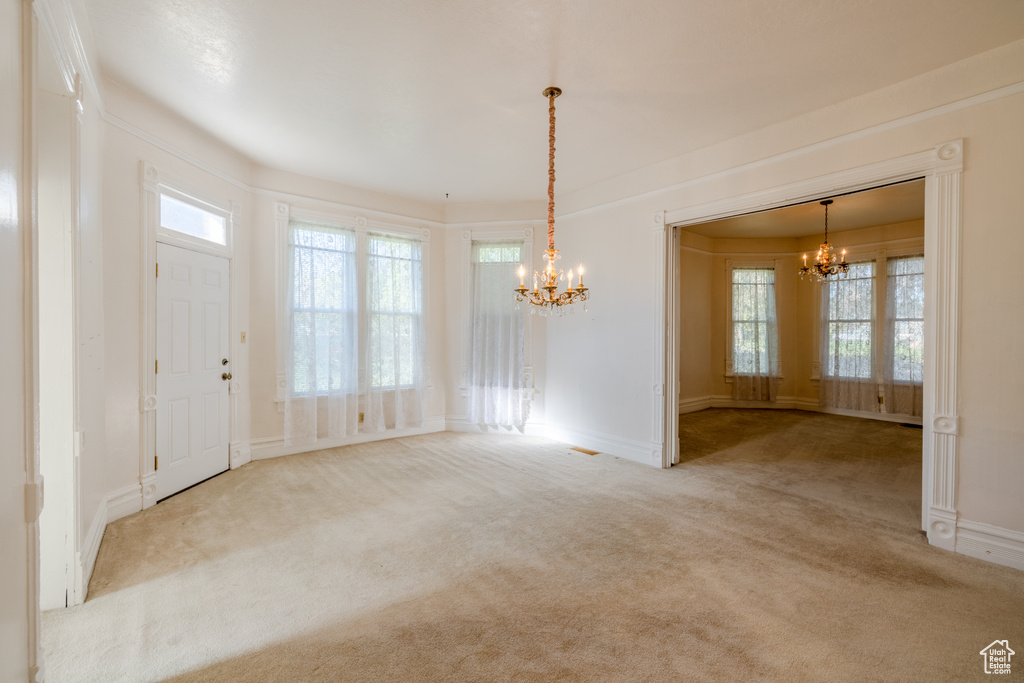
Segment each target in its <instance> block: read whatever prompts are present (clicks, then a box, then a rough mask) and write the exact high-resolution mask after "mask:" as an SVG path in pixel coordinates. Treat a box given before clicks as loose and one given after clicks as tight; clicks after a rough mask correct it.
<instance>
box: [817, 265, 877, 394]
mask: <svg viewBox="0 0 1024 683" xmlns="http://www.w3.org/2000/svg"><path fill="white" fill-rule="evenodd" d="M874 280H875V263H874V262H873V261H870V262H866V263H854V264H852V265H851V266H850V272H849V273H848V274H847V275H846V277H840V278H836V279H831V280H829V281H828V282H826V283H822V286H821V336H820V339H821V384H820V400H819V402H820V403H821V405H822V406H825V407H829V408H844V409H847V410H865V411H871V412H878V383H877V381H876V378H875V377H874V360H873V359H874V349H873V335H874V298H873V297H874V291H873V290H874Z"/></svg>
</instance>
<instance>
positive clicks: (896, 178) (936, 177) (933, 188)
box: [655, 140, 963, 550]
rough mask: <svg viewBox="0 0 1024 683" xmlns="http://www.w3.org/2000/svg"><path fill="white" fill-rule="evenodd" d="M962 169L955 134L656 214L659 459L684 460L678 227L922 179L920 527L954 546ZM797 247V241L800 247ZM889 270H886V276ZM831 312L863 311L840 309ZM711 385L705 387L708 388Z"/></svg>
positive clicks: (666, 463)
mask: <svg viewBox="0 0 1024 683" xmlns="http://www.w3.org/2000/svg"><path fill="white" fill-rule="evenodd" d="M740 170H741V169H737V170H736V171H735V172H736V173H738V172H740ZM743 170H745V169H743ZM962 172H963V141H962V140H953V141H950V142H946V143H943V144H941V145H937V146H936V147H934V148H932V149H930V150H925V151H921V152H916V153H913V154H908V155H906V156H903V157H895V158H891V159H888V160H885V161H879V162H876V163H874V164H870V165H867V166H861V167H856V168H851V169H848V170H844V171H837V172H835V173H832V174H830V175H826V176H819V177H814V178H809V179H806V180H801V181H797V182H793V183H791V184H789V185H780V186H777V187H773V188H769V189H765V190H760V191H757V192H752V193H750V194H746V195H740V196H731V197H726V198H725V199H720V200H716V201H713V202H709V203H707V204H702V205H696V206H690V207H685V208H680V209H675V210H670V211H666V212H664V213H663V214H658V215H657V216H656V217H655V218H656V221H657V222H663V223H664V225H665V226H666V228H667V229H666V230H665V231H664V233H663V234H664V238H665V242H664V252H659V253H664V256H665V261H664V266H663V269H662V270H661V273H663V279H662V280H661V282H662V283H663V284H664V286H665V291H666V294H665V299H664V318H663V319H664V321H665V322H664V337H663V338H664V339H665V344H664V351H665V356H664V362H663V365H662V368H663V370H664V375H663V376H664V384H663V385H661V386H664V387H665V389H666V390H665V392H664V399H663V401H662V405H663V408H664V412H663V413H662V415H663V419H660V420H659V421H658V423H659V424H660V425H661V428H662V430H663V435H664V436H663V444H664V448H663V456H662V464H663V466H665V467H668V466H670V465H672V464H675V463H678V462H680V455H679V441H678V436H679V433H678V430H679V423H678V414H679V391H680V381H679V375H680V372H681V368H680V367H679V353H680V348H681V343H682V339H681V336H682V333H683V328H682V326H681V324H680V323H681V315H680V309H679V303H680V301H679V292H678V290H677V288H678V285H679V282H680V278H681V277H682V276H681V275H680V274H679V267H680V264H679V260H680V259H679V255H680V253H681V246H680V241H681V238H682V232H683V231H687V230H689V229H690V228H691V227H692V226H697V225H701V224H706V223H711V222H715V221H719V220H722V219H730V218H735V217H738V216H742V215H744V214H750V213H755V212H764V211H768V210H771V209H778V208H785V207H791V206H794V205H799V204H806V203H809V202H815V203H816V202H818V201H820V200H822V199H825V198H829V197H840V196H843V195H848V194H852V193H855V192H859V191H861V190H868V189H873V188H879V187H885V186H888V185H895V184H897V183H903V182H904V181H913V180H922V179H923V183H924V219H923V243H924V250H923V252H924V260H923V262H924V271H925V274H924V275H923V276H921V279H923V281H924V299H925V301H926V302H927V305H926V307H925V309H924V311H923V321H921V320H917V321H916V323H917V324H918V325H919V326H923V329H924V337H923V338H924V347H925V348H927V349H928V352H927V354H924V356H923V370H922V385H923V390H922V392H921V393H922V410H921V412H922V416H921V426H922V434H921V436H922V462H921V528H922V529H923V530H925V531H926V533H927V536H928V540H929V542H930V543H931V544H932V545H937V546H939V547H942V548H945V549H947V550H953V549H954V548H955V546H956V536H957V516H958V513H957V509H956V506H957V503H956V489H957V451H958V448H959V430H958V426H959V425H958V423H959V419H958V415H957V406H958V401H959V393H958V383H957V379H958V374H959V368H958V353H957V341H958V335H959V333H958V329H959V279H960V258H959V243H960V228H961V212H960V206H961V203H960V202H961V193H962V190H961V186H962V182H961V178H962ZM819 210H821V209H819ZM823 228H824V225H823V221H822V232H824V230H823ZM680 229H681V230H680ZM698 237H701V236H698ZM707 239H713V238H707ZM809 251H811V254H809V260H810V257H811V256H812V255H813V253H814V250H813V249H812V250H809ZM802 253H803V252H797V251H794V255H796V256H799V255H800V254H802ZM904 255H907V256H909V254H900V256H904ZM801 261H802V260H801ZM794 267H796V264H794ZM723 270H724V264H723ZM861 274H863V273H861ZM888 276H889V274H888V271H887V272H886V278H888ZM723 277H724V275H723ZM805 284H806V283H805ZM723 286H724V281H723ZM723 297H724V294H723ZM876 315H877V314H876ZM833 322H863V321H860V320H857V321H855V320H845V319H844V320H839V319H836V320H834V321H833ZM691 327H692V326H691ZM723 327H724V322H723ZM709 334H710V330H709ZM723 344H724V340H723ZM803 352H804V354H805V356H806V355H808V349H807V348H806V343H805V348H804V351H803ZM813 353H814V349H813V345H812V348H811V349H810V354H809V355H813ZM820 369H821V368H819V371H820ZM713 371H714V372H720V373H721V374H722V375H723V381H724V375H725V374H726V373H725V371H724V368H721V369H715V370H713ZM787 372H789V370H787V368H786V364H785V358H784V357H783V359H782V370H781V374H782V375H783V376H784V375H785V374H786V373H787ZM783 379H784V377H783ZM809 379H810V378H808V380H809ZM819 381H820V377H819ZM656 388H657V387H656ZM656 393H657V392H656ZM708 395H709V396H710V395H711V394H710V391H709V392H708ZM886 400H888V399H886ZM691 407H692V406H691ZM825 444H826V445H825V446H823V447H827V444H828V442H827V440H826V442H825Z"/></svg>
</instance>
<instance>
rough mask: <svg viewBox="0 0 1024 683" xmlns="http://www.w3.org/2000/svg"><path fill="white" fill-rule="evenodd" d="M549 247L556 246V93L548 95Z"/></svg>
mask: <svg viewBox="0 0 1024 683" xmlns="http://www.w3.org/2000/svg"><path fill="white" fill-rule="evenodd" d="M548 121H549V125H548V249H554V248H555V93H553V92H552V93H551V94H549V95H548Z"/></svg>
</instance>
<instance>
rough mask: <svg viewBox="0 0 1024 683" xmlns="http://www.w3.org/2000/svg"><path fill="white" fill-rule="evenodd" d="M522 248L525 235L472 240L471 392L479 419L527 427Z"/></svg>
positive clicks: (472, 414) (472, 412)
mask: <svg viewBox="0 0 1024 683" xmlns="http://www.w3.org/2000/svg"><path fill="white" fill-rule="evenodd" d="M522 249H523V242H522V241H521V240H520V241H501V242H499V241H492V242H473V249H472V265H471V268H472V284H471V287H472V291H471V293H470V300H471V303H470V306H471V314H470V331H469V358H468V368H467V377H466V383H467V390H466V394H467V398H468V399H469V410H468V418H469V421H470V422H472V423H474V424H480V425H489V426H500V427H508V428H512V427H517V428H519V429H522V428H523V425H525V424H526V420H527V419H528V418H529V416H530V402H529V398H530V397H529V387H527V385H526V376H525V372H524V367H523V342H524V316H523V312H522V311H518V310H516V305H515V297H514V295H513V294H512V288H513V287H515V286H516V284H518V280H517V279H516V270H517V268H518V266H519V264H520V263H521V262H522Z"/></svg>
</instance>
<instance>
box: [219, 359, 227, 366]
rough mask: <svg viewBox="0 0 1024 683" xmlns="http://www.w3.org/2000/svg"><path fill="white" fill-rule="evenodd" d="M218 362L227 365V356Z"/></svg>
mask: <svg viewBox="0 0 1024 683" xmlns="http://www.w3.org/2000/svg"><path fill="white" fill-rule="evenodd" d="M220 364H221V365H227V364H228V359H227V358H221V359H220Z"/></svg>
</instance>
